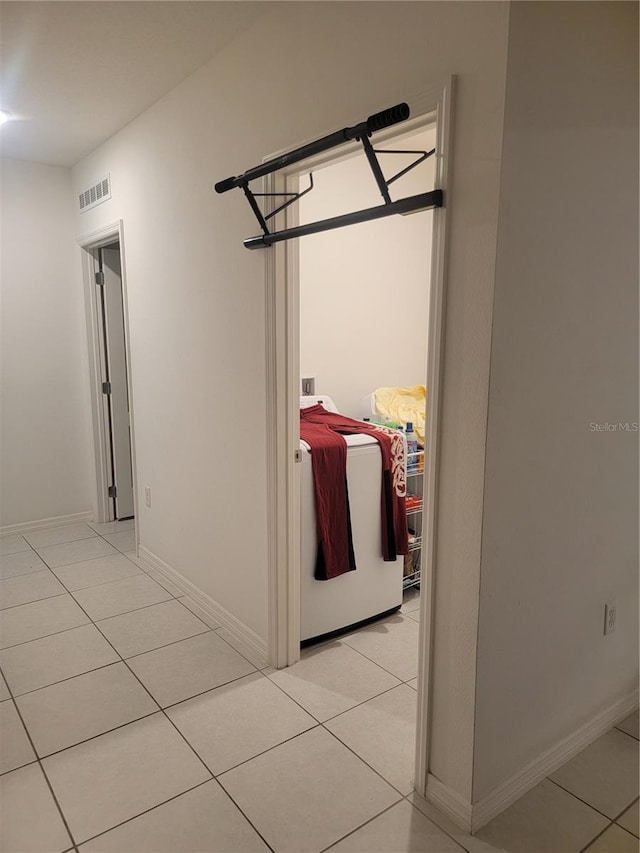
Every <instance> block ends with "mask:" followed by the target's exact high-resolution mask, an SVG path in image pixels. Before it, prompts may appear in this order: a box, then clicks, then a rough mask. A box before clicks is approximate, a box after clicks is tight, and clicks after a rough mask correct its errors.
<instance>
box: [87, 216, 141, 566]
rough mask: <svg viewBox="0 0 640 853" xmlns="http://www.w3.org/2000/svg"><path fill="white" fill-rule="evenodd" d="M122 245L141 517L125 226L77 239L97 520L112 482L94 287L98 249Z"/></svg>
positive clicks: (107, 516)
mask: <svg viewBox="0 0 640 853" xmlns="http://www.w3.org/2000/svg"><path fill="white" fill-rule="evenodd" d="M116 241H117V242H118V243H119V245H120V274H121V280H122V307H123V311H124V340H125V352H126V359H127V391H128V394H129V414H130V421H131V467H132V474H133V506H134V515H135V517H136V518H137V517H138V490H137V487H136V485H137V479H136V452H135V429H134V404H133V394H132V387H131V385H132V383H131V347H130V336H129V308H128V298H127V276H126V268H125V252H124V225H123V221H122V220H121V219H119V220H118V221H117V222H115V223H113V224H112V225H108V226H105V227H104V228H101V229H100V230H98V231H94V232H92V233H91V234H87V235H83V236H82V237H79V238H78V243H79V245H80V249H81V256H82V273H83V287H84V297H85V317H86V323H87V344H88V350H89V393H90V400H91V415H92V418H91V420H92V426H93V449H94V463H95V471H96V489H95V493H94V519H95V520H96V521H98V522H104V521H111V520H112V519H111V509H112V508H111V504H110V499H109V498H108V496H107V488H108V484H109V465H108V458H107V452H106V447H107V441H108V436H107V434H106V430H105V417H104V406H105V396H104V394H102V392H101V384H102V353H101V340H102V332H101V330H100V329H99V327H98V310H97V300H96V288H95V258H96V250H97V249H100V248H102V247H103V246H107V245H109V244H110V243H115V242H116ZM135 529H136V552H137V549H138V535H139V534H138V525H136V528H135Z"/></svg>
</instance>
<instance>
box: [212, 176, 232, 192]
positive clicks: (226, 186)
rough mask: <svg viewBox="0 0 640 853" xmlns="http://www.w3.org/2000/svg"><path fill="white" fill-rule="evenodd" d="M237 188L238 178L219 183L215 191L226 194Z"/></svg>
mask: <svg viewBox="0 0 640 853" xmlns="http://www.w3.org/2000/svg"><path fill="white" fill-rule="evenodd" d="M235 186H236V178H235V177H231V178H225V179H224V181H218V183H217V184H216V185H215V187H214V189H215V191H216V192H217V193H226V192H227V190H232V189H233V188H234V187H235Z"/></svg>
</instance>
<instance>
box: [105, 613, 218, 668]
mask: <svg viewBox="0 0 640 853" xmlns="http://www.w3.org/2000/svg"><path fill="white" fill-rule="evenodd" d="M175 600H176V599H174V601H175ZM160 604H166V602H164V601H161V602H160ZM132 612H135V611H132ZM122 615H123V616H125V615H126V614H124V613H123V614H122ZM194 616H195V613H194ZM110 618H114V617H110ZM196 618H197V617H196ZM94 624H95V626H96V628H98V625H97V624H96V623H94ZM98 630H99V631H100V629H99V628H98ZM210 632H211V633H213V632H212V631H211V628H207V627H206V626H205V630H204V631H198V633H197V634H190V635H189V636H188V637H181V638H180V639H179V640H172V641H171V642H170V643H165V644H164V645H163V646H154V648H152V649H147V650H146V651H144V652H136V653H135V655H129V656H128V657H126V658H125V657H122V655H121V654H120V652H118V655H119V656H120V657H121V658H122V660H123V661H128V660H133V659H134V658H139V657H141V656H142V655H150V654H151V653H152V652H159V651H160V649H167V648H169V646H175V645H176V644H177V643H184V642H185V640H191V639H193V638H194V637H201V636H202V635H203V634H208V633H210ZM100 633H102V631H100ZM103 636H104V635H103ZM114 648H115V647H114ZM116 651H117V650H116Z"/></svg>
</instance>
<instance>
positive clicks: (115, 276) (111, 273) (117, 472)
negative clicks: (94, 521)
mask: <svg viewBox="0 0 640 853" xmlns="http://www.w3.org/2000/svg"><path fill="white" fill-rule="evenodd" d="M95 251H96V254H95V265H96V267H97V270H96V275H95V282H96V283H95V287H96V309H97V314H98V316H97V322H98V329H99V333H100V337H101V344H102V346H101V347H100V355H101V359H100V361H101V374H102V377H103V378H102V382H101V383H100V385H101V391H102V396H103V403H104V405H103V417H104V435H105V455H106V458H107V473H108V482H107V499H108V501H109V516H110V518H109V521H123V520H124V519H129V518H133V515H134V510H133V470H132V463H131V423H130V406H129V391H128V385H129V383H128V372H127V353H126V345H125V333H124V301H123V295H122V264H121V258H120V243H119V242H115V243H111V244H109V245H108V246H102V247H100V248H99V249H96V250H95Z"/></svg>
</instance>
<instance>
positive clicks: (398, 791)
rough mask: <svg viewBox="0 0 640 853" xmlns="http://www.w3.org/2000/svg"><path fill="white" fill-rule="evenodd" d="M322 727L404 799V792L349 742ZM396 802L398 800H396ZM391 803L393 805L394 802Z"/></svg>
mask: <svg viewBox="0 0 640 853" xmlns="http://www.w3.org/2000/svg"><path fill="white" fill-rule="evenodd" d="M322 728H323V729H324V730H325V732H328V733H329V734H330V735H331V737H333V738H334V739H335V740H336V741H337V742H338V743H339V744H340V745H341V746H343V747H344V748H345V749H348V750H349V752H350V753H351V754H352V755H355V757H356V758H357V759H358V760H359V761H362V763H363V764H366V766H367V767H368V768H369V769H370V770H372V771H373V772H374V773H375V774H376V776H379V777H380V779H382V781H383V782H385V783H386V784H387V785H388V786H389V787H390V788H393V790H394V791H395V792H396V794H397V795H398V796H399V797H400V799H404V797H406V794H403V793H402V791H400V790H398V788H396V786H395V785H394V784H393V782H390V781H389V780H388V779H387V778H386V777H384V776H383V775H382V773H381V772H380V771H379V770H376V768H375V767H373V766H372V765H371V764H369V762H368V761H367V760H366V759H364V758H363V757H362V756H361V755H358V753H357V752H356V751H355V750H353V749H352V748H351V747H350V746H349V744H347V743H344V741H341V740H340V738H339V737H338V735H337V734H335V733H334V732H332V731H331V729H328V728H326V727H325V726H322ZM396 802H398V800H396ZM393 805H395V803H394V804H393Z"/></svg>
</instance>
